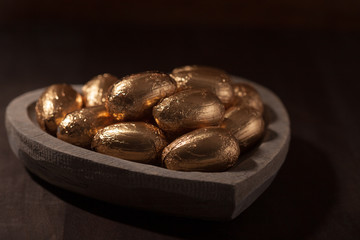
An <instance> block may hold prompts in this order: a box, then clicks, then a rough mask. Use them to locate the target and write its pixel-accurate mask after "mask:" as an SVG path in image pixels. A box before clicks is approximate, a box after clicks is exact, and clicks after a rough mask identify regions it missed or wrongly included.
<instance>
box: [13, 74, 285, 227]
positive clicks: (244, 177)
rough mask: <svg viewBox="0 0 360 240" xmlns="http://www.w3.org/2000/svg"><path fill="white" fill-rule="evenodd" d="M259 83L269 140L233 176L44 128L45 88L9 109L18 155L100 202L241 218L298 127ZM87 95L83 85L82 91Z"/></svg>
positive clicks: (35, 169) (277, 166)
mask: <svg viewBox="0 0 360 240" xmlns="http://www.w3.org/2000/svg"><path fill="white" fill-rule="evenodd" d="M233 79H234V81H239V82H240V81H246V82H249V83H251V84H252V85H253V86H254V87H255V88H256V89H257V90H258V91H259V93H260V95H261V97H262V99H263V101H264V103H265V112H264V114H265V120H266V123H267V130H266V134H265V136H264V138H263V139H262V141H261V143H260V144H259V145H258V146H257V147H255V148H254V149H253V150H252V151H250V152H248V153H246V154H243V155H241V156H240V158H239V164H238V165H236V166H235V167H233V168H231V169H230V170H228V171H226V172H215V173H205V172H178V171H173V170H168V169H165V168H160V167H156V166H151V165H145V164H141V163H136V162H130V161H126V160H122V159H119V158H115V157H111V156H107V155H103V154H100V153H97V152H94V151H90V150H87V149H83V148H80V147H77V146H74V145H71V144H69V143H66V142H63V141H61V140H59V139H57V138H55V137H53V136H51V135H49V134H47V133H46V132H44V131H42V130H41V129H40V128H39V126H38V124H37V122H36V120H35V109H34V108H35V103H36V100H37V99H38V97H39V96H40V94H41V93H42V92H43V90H44V89H38V90H34V91H31V92H28V93H25V94H23V95H21V96H19V97H17V98H15V99H14V100H13V101H12V102H11V103H10V104H9V105H8V107H7V109H6V129H7V133H8V139H9V143H10V145H11V148H12V150H13V152H14V153H15V154H16V156H17V157H18V158H20V159H21V160H22V161H23V162H24V165H25V166H26V168H28V169H29V170H30V171H31V172H32V173H34V174H36V175H37V176H39V177H40V178H42V179H44V180H45V181H47V182H49V183H51V184H53V185H56V186H58V187H61V188H64V189H67V190H69V191H72V192H76V193H80V194H83V195H86V196H88V197H92V198H95V199H99V200H103V201H107V202H111V203H115V204H120V205H123V206H130V207H136V208H141V209H146V210H150V211H156V212H161V213H165V214H171V215H177V216H185V217H193V218H200V219H208V220H230V219H233V218H235V217H237V216H238V215H239V214H240V213H241V212H242V211H243V210H244V209H246V208H247V207H248V206H249V205H250V204H251V203H252V202H253V201H254V200H255V199H256V198H257V197H258V196H259V195H260V194H261V193H262V192H264V190H265V189H266V188H267V187H268V186H269V185H270V183H271V182H272V180H273V179H274V177H275V175H276V173H277V172H278V170H279V169H280V167H281V165H282V163H283V162H284V160H285V157H286V154H287V151H288V147H289V141H290V122H289V117H288V114H287V112H286V109H285V107H284V105H283V104H282V103H281V101H280V99H279V98H278V97H277V96H276V95H275V94H274V93H272V92H271V91H269V90H268V89H266V88H264V87H262V86H260V85H258V84H255V83H253V82H250V81H247V80H245V79H242V78H239V77H235V76H234V77H233ZM74 87H75V88H76V89H77V90H80V88H81V86H74Z"/></svg>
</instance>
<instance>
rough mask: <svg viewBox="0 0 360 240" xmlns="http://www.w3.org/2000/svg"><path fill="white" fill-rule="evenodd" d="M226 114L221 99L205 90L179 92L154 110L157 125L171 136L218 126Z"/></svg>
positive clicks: (164, 100) (165, 99)
mask: <svg viewBox="0 0 360 240" xmlns="http://www.w3.org/2000/svg"><path fill="white" fill-rule="evenodd" d="M224 113H225V108H224V105H223V104H222V103H221V101H220V100H219V98H218V97H217V96H216V95H215V94H213V93H211V92H209V91H207V90H205V89H190V90H184V91H181V92H177V93H175V94H173V95H171V96H170V97H167V98H164V99H163V100H162V101H161V102H160V103H158V104H157V105H156V106H155V107H154V108H153V116H154V119H155V121H156V123H157V124H158V126H159V127H160V128H161V129H162V130H164V131H165V132H167V133H170V134H180V133H185V132H189V131H191V130H193V129H196V128H200V127H206V126H217V125H218V124H220V123H221V121H222V120H223V118H224Z"/></svg>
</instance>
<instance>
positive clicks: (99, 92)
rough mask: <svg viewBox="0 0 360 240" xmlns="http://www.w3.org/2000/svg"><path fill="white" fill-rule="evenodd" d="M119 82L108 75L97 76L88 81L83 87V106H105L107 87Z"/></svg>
mask: <svg viewBox="0 0 360 240" xmlns="http://www.w3.org/2000/svg"><path fill="white" fill-rule="evenodd" d="M117 81H119V79H118V78H117V77H115V76H113V75H111V74H109V73H104V74H100V75H97V76H96V77H94V78H92V79H91V80H90V81H88V82H87V83H86V84H85V85H84V86H83V87H82V92H83V97H84V104H85V106H86V107H92V106H97V105H102V104H105V100H106V96H107V92H108V90H109V87H110V86H111V85H113V84H114V83H116V82H117Z"/></svg>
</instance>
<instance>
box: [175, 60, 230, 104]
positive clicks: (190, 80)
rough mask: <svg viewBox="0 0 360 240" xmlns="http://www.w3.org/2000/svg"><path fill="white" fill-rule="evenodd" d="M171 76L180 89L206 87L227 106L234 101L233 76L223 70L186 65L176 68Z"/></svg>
mask: <svg viewBox="0 0 360 240" xmlns="http://www.w3.org/2000/svg"><path fill="white" fill-rule="evenodd" d="M171 76H172V77H173V78H174V79H175V81H176V83H177V87H178V89H180V90H184V89H191V88H192V89H194V88H205V89H208V90H209V91H211V92H213V93H214V94H216V95H217V96H218V98H219V99H220V100H221V102H222V103H223V104H224V105H225V106H226V107H229V106H230V105H231V103H232V102H233V98H234V91H233V87H232V85H231V78H230V76H229V75H228V74H227V73H226V72H225V71H223V70H220V69H217V68H211V67H206V66H196V65H194V66H184V67H179V68H175V69H174V70H173V71H172V73H171Z"/></svg>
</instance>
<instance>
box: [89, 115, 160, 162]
mask: <svg viewBox="0 0 360 240" xmlns="http://www.w3.org/2000/svg"><path fill="white" fill-rule="evenodd" d="M166 145H167V141H166V138H165V136H164V134H163V133H162V131H161V130H160V129H159V128H157V127H155V126H154V125H151V124H148V123H145V122H123V123H117V124H113V125H110V126H107V127H105V128H103V129H100V130H99V131H98V132H97V134H96V135H95V137H94V139H93V141H92V144H91V147H92V148H93V149H94V150H95V151H97V152H100V153H104V154H106V155H110V156H114V157H118V158H122V159H126V160H130V161H134V162H140V163H148V164H159V157H160V154H161V151H162V150H163V148H164V147H165V146H166Z"/></svg>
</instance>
